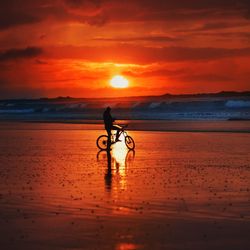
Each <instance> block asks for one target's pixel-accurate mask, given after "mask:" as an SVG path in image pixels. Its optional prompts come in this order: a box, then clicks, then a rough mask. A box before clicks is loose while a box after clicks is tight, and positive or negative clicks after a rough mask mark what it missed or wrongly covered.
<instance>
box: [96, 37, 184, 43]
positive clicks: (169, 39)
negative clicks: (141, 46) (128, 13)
mask: <svg viewBox="0 0 250 250" xmlns="http://www.w3.org/2000/svg"><path fill="white" fill-rule="evenodd" d="M92 40H96V41H104V42H138V41H146V42H176V41H180V40H181V39H179V38H175V37H170V36H134V37H97V38H93V39H92Z"/></svg>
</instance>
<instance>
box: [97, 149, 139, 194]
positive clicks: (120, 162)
mask: <svg viewBox="0 0 250 250" xmlns="http://www.w3.org/2000/svg"><path fill="white" fill-rule="evenodd" d="M101 156H102V157H101ZM100 158H102V161H103V166H105V168H106V173H105V187H106V190H107V191H109V192H110V191H112V190H121V189H123V190H125V189H126V177H127V170H128V167H129V165H130V164H131V163H132V162H133V161H134V158H135V151H134V150H128V149H127V148H123V147H120V146H119V145H114V147H113V149H112V150H101V151H99V152H98V153H97V160H98V161H101V160H100ZM105 160H106V161H105ZM114 176H115V177H116V178H115V179H116V180H117V181H116V184H114V186H113V184H112V182H113V177H114Z"/></svg>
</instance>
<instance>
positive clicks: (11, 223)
mask: <svg viewBox="0 0 250 250" xmlns="http://www.w3.org/2000/svg"><path fill="white" fill-rule="evenodd" d="M228 124H230V126H229V127H230V130H229V129H228V130H224V131H221V130H220V131H211V130H210V132H204V131H207V129H200V131H198V132H197V129H196V128H195V129H193V131H185V130H182V132H180V131H179V132H178V131H164V129H162V128H161V129H158V131H150V129H149V128H148V129H145V130H142V129H141V130H140V131H139V130H133V129H132V130H130V131H128V134H129V135H131V136H132V137H133V138H134V140H135V143H136V148H135V150H134V151H128V150H127V148H126V146H125V144H124V142H123V141H122V142H119V143H117V144H115V145H114V146H113V149H112V151H111V152H110V155H109V153H108V152H107V151H99V149H98V148H97V146H96V138H97V137H98V136H99V135H101V134H104V133H105V131H104V130H103V128H102V126H101V125H100V124H87V125H79V124H55V123H17V122H13V123H0V138H1V139H0V221H1V226H0V245H1V249H6V250H7V249H26V250H31V249H32V250H33V249H38V250H45V249H46V250H47V249H49V250H52V249H53V250H54V249H55V250H57V249H58V250H59V249H117V250H130V249H178V250H179V249H190V250H191V249H192V250H195V249H197V250H198V249H227V250H230V249H233V250H234V249H235V250H238V249H248V248H249V246H250V210H249V207H250V154H249V149H250V133H248V130H247V129H245V130H244V131H238V132H244V133H238V132H235V131H233V132H230V131H232V129H231V127H233V125H232V123H230V122H229V123H228ZM147 126H148V127H150V125H147ZM161 126H162V127H164V126H163V125H161ZM172 127H173V129H172V130H174V128H178V126H175V125H172ZM215 127H218V126H215ZM246 127H247V126H245V127H244V128H246ZM132 128H133V127H132Z"/></svg>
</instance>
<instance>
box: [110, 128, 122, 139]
mask: <svg viewBox="0 0 250 250" xmlns="http://www.w3.org/2000/svg"><path fill="white" fill-rule="evenodd" d="M112 129H113V130H116V137H115V141H119V136H120V131H121V128H120V127H119V126H116V125H114V126H112Z"/></svg>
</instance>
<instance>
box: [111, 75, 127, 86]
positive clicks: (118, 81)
mask: <svg viewBox="0 0 250 250" xmlns="http://www.w3.org/2000/svg"><path fill="white" fill-rule="evenodd" d="M128 84H129V82H128V80H127V79H126V78H125V77H124V76H121V75H116V76H114V77H113V78H112V79H111V80H110V85H111V86H112V87H113V88H121V89H123V88H127V87H128Z"/></svg>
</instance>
